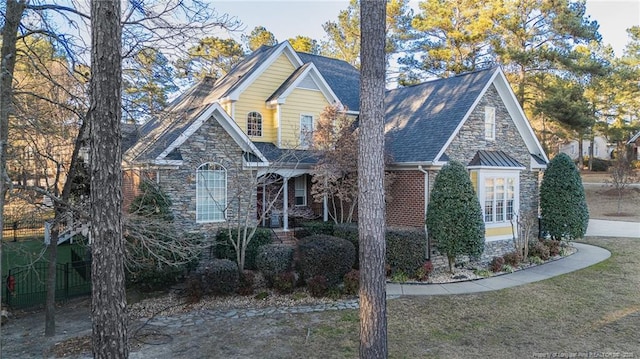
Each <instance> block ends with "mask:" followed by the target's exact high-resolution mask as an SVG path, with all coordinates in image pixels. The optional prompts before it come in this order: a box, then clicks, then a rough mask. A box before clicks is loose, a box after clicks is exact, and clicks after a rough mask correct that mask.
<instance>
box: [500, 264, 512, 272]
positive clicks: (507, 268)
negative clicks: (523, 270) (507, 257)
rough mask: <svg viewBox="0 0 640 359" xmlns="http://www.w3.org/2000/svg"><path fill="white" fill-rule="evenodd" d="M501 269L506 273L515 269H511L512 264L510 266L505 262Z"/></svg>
mask: <svg viewBox="0 0 640 359" xmlns="http://www.w3.org/2000/svg"><path fill="white" fill-rule="evenodd" d="M502 270H503V271H504V272H506V273H513V271H514V270H515V269H513V267H512V266H510V265H508V264H505V265H503V266H502Z"/></svg>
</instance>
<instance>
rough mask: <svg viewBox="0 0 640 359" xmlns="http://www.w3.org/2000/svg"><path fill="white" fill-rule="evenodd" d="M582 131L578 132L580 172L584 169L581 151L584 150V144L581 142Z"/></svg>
mask: <svg viewBox="0 0 640 359" xmlns="http://www.w3.org/2000/svg"><path fill="white" fill-rule="evenodd" d="M583 137H584V136H583V135H582V132H578V171H580V172H582V170H583V169H584V168H583V167H584V165H583V163H584V156H583V155H582V151H583V150H584V144H583V143H582V138H583Z"/></svg>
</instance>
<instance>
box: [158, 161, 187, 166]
mask: <svg viewBox="0 0 640 359" xmlns="http://www.w3.org/2000/svg"><path fill="white" fill-rule="evenodd" d="M150 163H151V164H154V165H157V166H176V167H177V166H182V165H183V164H184V161H183V160H152V161H151V162H150Z"/></svg>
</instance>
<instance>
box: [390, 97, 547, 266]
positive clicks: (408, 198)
mask: <svg viewBox="0 0 640 359" xmlns="http://www.w3.org/2000/svg"><path fill="white" fill-rule="evenodd" d="M485 106H492V107H495V109H496V136H495V140H486V139H485V137H484V109H485ZM479 150H486V151H504V152H505V153H507V154H508V155H509V156H511V157H513V158H515V159H516V160H518V162H520V163H522V164H523V165H524V166H525V167H526V169H525V170H523V171H521V172H520V213H526V214H528V215H529V216H531V217H534V218H535V217H537V214H538V190H539V188H538V184H539V174H540V173H539V172H537V171H531V170H530V169H529V166H530V161H531V159H530V158H531V157H530V153H529V149H528V148H527V146H526V144H525V143H524V141H523V140H522V138H521V136H520V133H519V132H518V129H517V128H516V126H515V124H514V123H513V121H512V119H511V117H510V116H509V112H508V111H507V108H506V107H505V105H504V103H503V102H502V100H501V99H500V95H499V94H498V91H497V90H496V88H495V87H494V86H493V85H492V86H491V87H490V88H489V89H488V90H487V92H486V93H485V95H484V96H483V97H482V99H481V100H480V102H479V103H478V105H477V106H476V108H475V109H474V111H473V112H472V113H471V115H470V116H469V119H468V120H467V121H466V122H465V124H464V125H463V126H462V128H461V129H460V132H458V135H457V136H456V138H454V140H453V141H452V142H451V144H450V145H449V147H448V148H447V150H446V154H447V156H449V158H450V159H453V160H458V161H460V162H462V163H463V164H465V165H466V164H468V163H469V162H470V161H471V159H473V157H474V156H475V154H476V152H477V151H479ZM394 172H395V174H396V175H397V177H396V181H395V182H394V183H393V185H392V187H391V195H392V200H391V201H390V203H388V205H387V224H388V225H394V226H412V227H419V226H421V225H422V224H423V221H424V200H423V198H424V174H423V173H422V172H420V171H417V170H416V171H394ZM436 174H437V171H434V170H431V171H429V186H430V187H431V188H433V183H434V182H435V176H436ZM535 223H536V226H537V221H536V222H535ZM534 230H535V231H536V232H535V233H537V228H535V229H534ZM514 248H515V247H514V243H513V239H506V240H497V241H491V242H486V243H485V250H484V253H483V254H482V257H481V258H480V260H481V261H482V262H488V261H490V260H491V259H492V258H493V257H494V256H501V255H504V254H506V253H508V252H511V251H513V250H514ZM432 250H433V252H432V260H434V261H435V262H437V263H438V262H441V261H444V264H445V265H446V263H447V262H446V258H444V257H443V256H441V255H440V254H438V253H437V251H435V249H434V248H432Z"/></svg>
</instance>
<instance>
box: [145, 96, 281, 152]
mask: <svg viewBox="0 0 640 359" xmlns="http://www.w3.org/2000/svg"><path fill="white" fill-rule="evenodd" d="M210 118H214V119H215V120H216V121H218V123H219V124H220V126H222V128H224V130H225V131H226V132H227V133H228V134H229V135H230V136H231V138H233V140H234V141H235V142H236V143H237V144H238V146H240V148H242V149H243V150H244V151H246V152H251V153H253V154H255V155H256V156H257V157H258V158H260V160H262V161H263V162H269V161H268V160H267V158H266V157H264V155H263V154H262V153H261V152H260V151H259V150H258V148H257V147H256V146H255V145H254V144H253V143H252V142H251V140H250V139H249V138H248V137H247V135H246V134H245V133H244V132H242V130H241V129H240V127H239V126H238V124H237V123H236V122H235V121H233V119H232V118H231V117H229V115H228V114H227V113H226V112H225V110H224V109H223V108H222V106H220V104H219V103H213V104H210V105H209V106H207V107H206V108H205V109H204V110H203V111H201V112H200V114H199V115H198V118H197V119H196V120H195V121H194V122H193V123H192V124H191V126H189V127H188V128H187V129H186V130H184V132H182V133H181V134H180V135H179V136H178V138H176V140H175V141H173V142H172V143H171V144H170V145H169V146H168V147H167V148H166V149H165V150H164V151H162V153H160V155H158V157H156V158H155V160H154V161H158V160H164V158H165V157H166V156H167V155H168V154H169V153H171V151H173V150H174V149H176V148H177V147H179V146H180V145H182V144H183V143H184V142H185V141H186V140H187V139H188V138H189V137H191V135H193V134H194V133H195V132H196V131H197V130H198V129H200V127H202V125H203V124H204V123H205V122H206V121H207V120H209V119H210Z"/></svg>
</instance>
